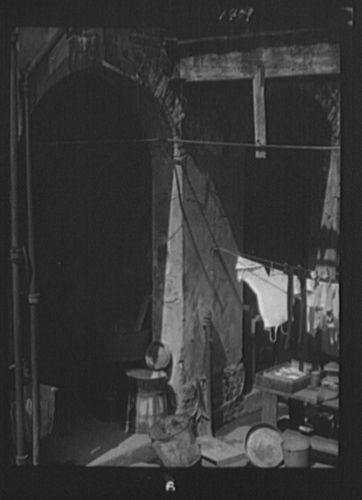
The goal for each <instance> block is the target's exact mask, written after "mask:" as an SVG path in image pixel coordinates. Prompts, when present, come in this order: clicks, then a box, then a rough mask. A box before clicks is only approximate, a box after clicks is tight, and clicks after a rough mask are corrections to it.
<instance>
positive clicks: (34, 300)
mask: <svg viewBox="0 0 362 500" xmlns="http://www.w3.org/2000/svg"><path fill="white" fill-rule="evenodd" d="M66 31H67V30H66V28H60V29H58V30H57V31H56V33H55V35H54V36H53V37H52V38H51V40H50V41H49V42H48V43H47V44H46V45H45V46H44V47H43V48H42V50H41V51H40V52H39V53H38V54H37V55H36V56H35V57H34V59H33V60H32V61H31V62H30V64H29V65H28V67H27V68H26V70H25V72H24V74H23V98H24V134H25V162H26V193H27V224H28V254H29V260H30V266H31V277H30V284H29V291H28V303H29V307H30V350H31V353H30V357H31V381H32V387H31V393H32V410H33V412H32V416H33V418H32V444H33V449H32V463H33V465H39V460H40V430H41V413H40V405H41V402H40V383H39V366H38V365H39V363H38V358H39V353H38V350H39V348H38V344H39V342H38V304H39V300H40V294H39V293H38V284H37V266H36V252H35V230H34V203H33V186H32V167H31V140H30V82H29V79H30V76H31V74H32V72H33V71H34V70H35V69H36V68H37V66H38V65H39V64H40V62H41V61H42V60H43V59H44V58H45V57H46V56H47V55H48V54H49V53H50V52H51V50H52V49H53V48H54V47H55V46H56V45H57V43H58V42H59V41H60V39H61V38H62V37H63V36H64V34H65V33H66Z"/></svg>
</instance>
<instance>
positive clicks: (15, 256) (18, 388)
mask: <svg viewBox="0 0 362 500" xmlns="http://www.w3.org/2000/svg"><path fill="white" fill-rule="evenodd" d="M17 41H18V34H17V31H13V33H12V35H11V48H10V50H11V59H10V206H11V210H10V211H11V250H10V260H11V267H12V306H13V340H14V361H15V401H16V403H15V404H16V415H15V416H16V465H25V464H26V461H27V454H26V450H25V432H24V396H23V360H22V343H21V329H20V326H21V322H20V307H21V303H20V262H21V250H20V248H19V193H18V187H19V186H18V184H19V175H18V173H19V171H18V154H17V141H18V116H17V113H18V99H17V82H18V68H17V47H16V45H17Z"/></svg>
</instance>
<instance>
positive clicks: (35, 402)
mask: <svg viewBox="0 0 362 500" xmlns="http://www.w3.org/2000/svg"><path fill="white" fill-rule="evenodd" d="M23 96H24V133H25V162H26V194H27V212H28V213H27V218H28V253H29V259H30V266H31V277H30V285H29V293H28V303H29V307H30V345H31V347H30V349H31V381H32V387H31V392H32V409H33V418H32V434H33V440H32V442H33V465H39V452H40V390H39V370H38V309H37V308H38V304H39V299H40V294H39V293H38V287H37V269H36V255H35V235H34V204H33V189H32V169H31V147H30V106H29V100H30V86H29V73H28V72H25V73H24V80H23Z"/></svg>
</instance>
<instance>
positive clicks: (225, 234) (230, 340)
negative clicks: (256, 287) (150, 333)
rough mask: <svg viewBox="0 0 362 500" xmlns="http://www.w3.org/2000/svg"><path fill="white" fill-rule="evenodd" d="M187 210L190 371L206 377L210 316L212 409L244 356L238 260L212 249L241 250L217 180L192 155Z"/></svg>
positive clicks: (186, 354) (187, 361) (187, 367)
mask: <svg viewBox="0 0 362 500" xmlns="http://www.w3.org/2000/svg"><path fill="white" fill-rule="evenodd" d="M184 206H185V213H186V217H187V220H188V222H189V223H188V224H187V223H185V229H184V237H185V258H184V294H185V313H184V316H185V326H184V332H185V333H184V359H185V370H186V372H187V373H188V374H189V376H190V377H191V378H192V377H200V376H202V375H204V374H205V366H204V363H203V358H204V350H205V337H204V330H203V321H204V318H205V315H206V314H207V313H209V312H210V313H211V315H212V324H213V329H212V344H211V358H212V361H211V367H212V385H213V405H214V406H215V407H217V406H218V405H219V404H221V403H222V402H223V401H222V387H221V382H222V376H223V372H224V370H225V368H227V367H228V366H230V365H232V364H236V363H237V362H238V361H240V359H241V357H242V308H241V305H240V303H241V302H242V290H241V287H240V285H238V284H237V283H236V279H235V271H234V268H235V260H236V258H235V257H233V256H230V255H225V254H222V255H220V254H219V253H215V252H213V248H215V246H220V247H224V248H227V249H229V250H230V251H232V252H235V253H237V251H238V249H237V246H236V243H235V240H234V237H233V235H232V232H231V228H230V224H229V222H228V219H227V217H226V216H225V212H224V210H223V207H222V205H221V203H220V200H219V197H218V195H217V193H216V190H215V187H214V186H213V182H212V181H211V180H210V178H209V177H208V175H207V174H206V173H205V172H204V173H202V172H200V170H199V168H198V167H197V165H196V164H195V163H194V161H193V160H192V158H191V157H189V158H188V161H187V165H186V167H185V175H184ZM220 259H222V261H223V263H224V265H225V268H224V266H223V264H222V262H221V260H220Z"/></svg>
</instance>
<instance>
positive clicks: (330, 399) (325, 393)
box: [255, 385, 339, 426]
mask: <svg viewBox="0 0 362 500" xmlns="http://www.w3.org/2000/svg"><path fill="white" fill-rule="evenodd" d="M255 387H256V389H259V390H260V391H261V395H262V413H261V419H262V422H263V423H266V424H271V425H274V426H276V425H277V419H278V398H279V397H282V398H285V399H287V400H288V401H289V400H290V399H294V400H297V401H302V402H303V403H304V404H305V405H310V406H314V407H316V408H320V409H321V410H324V411H329V412H331V413H338V411H339V396H338V392H337V391H333V390H331V389H327V388H322V387H318V388H313V387H307V388H305V389H302V390H300V391H297V392H294V393H287V392H284V391H281V390H275V389H270V388H268V387H264V386H261V385H256V386H255Z"/></svg>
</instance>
